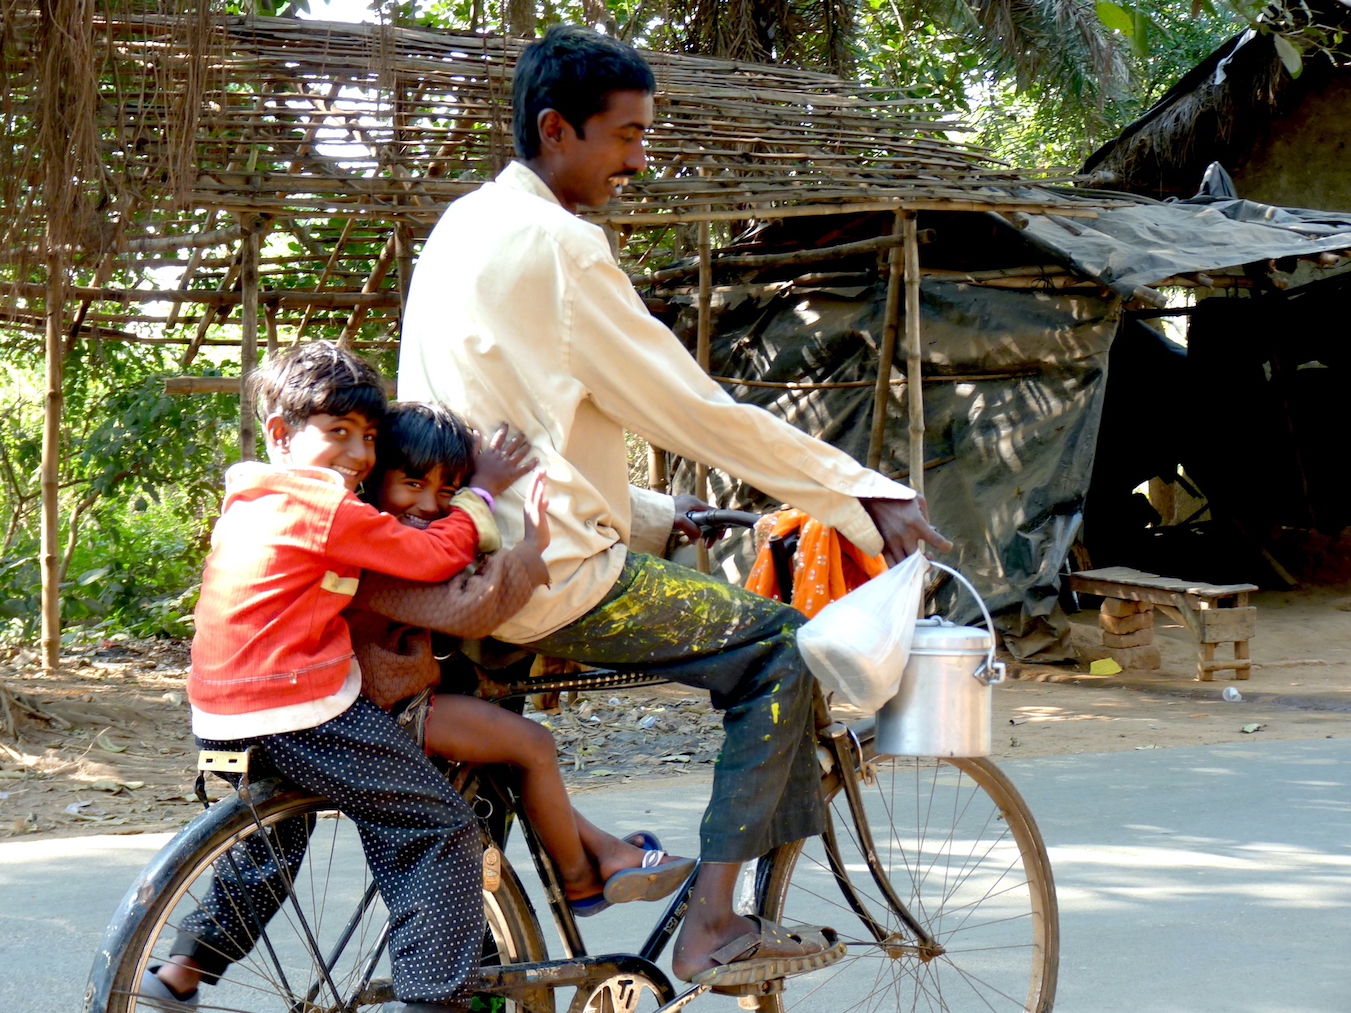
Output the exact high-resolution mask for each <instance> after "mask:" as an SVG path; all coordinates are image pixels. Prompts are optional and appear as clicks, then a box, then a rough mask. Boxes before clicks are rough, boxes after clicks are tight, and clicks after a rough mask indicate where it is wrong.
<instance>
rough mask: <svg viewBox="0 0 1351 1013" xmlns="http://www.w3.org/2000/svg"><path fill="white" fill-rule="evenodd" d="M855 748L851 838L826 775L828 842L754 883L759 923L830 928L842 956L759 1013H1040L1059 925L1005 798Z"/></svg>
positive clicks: (1047, 875) (928, 762) (982, 781)
mask: <svg viewBox="0 0 1351 1013" xmlns="http://www.w3.org/2000/svg"><path fill="white" fill-rule="evenodd" d="M862 746H863V755H864V757H865V765H864V771H863V772H862V773H860V772H854V776H855V777H856V778H857V780H856V783H857V784H858V788H859V796H860V801H861V805H862V808H863V810H864V814H865V815H864V821H865V823H864V826H863V828H862V830H861V829H860V826H859V824H858V822H856V819H855V815H854V811H853V809H852V807H851V806H850V804H849V801H848V792H846V791H845V790H844V786H843V784H842V782H841V781H840V780H839V778H838V777H837V776H836V774H835V773H834V772H832V773H830V774H828V775H827V776H826V784H825V789H826V796H827V799H828V803H827V808H828V812H829V816H830V823H831V832H829V833H827V834H826V835H823V836H822V837H820V838H813V839H811V840H808V841H800V842H796V843H794V844H792V845H786V846H784V847H781V848H779V849H777V850H775V851H774V852H772V853H771V854H769V855H767V856H766V857H765V859H763V860H762V862H761V864H760V867H759V868H758V870H757V895H758V901H759V904H760V909H761V911H762V912H763V913H764V914H765V915H766V916H767V917H770V918H772V919H774V920H775V921H779V922H784V923H809V924H817V925H830V926H832V927H833V928H835V929H836V930H837V931H838V932H839V934H840V938H841V939H843V940H844V941H845V942H846V944H847V947H848V953H847V955H846V956H845V958H844V959H843V960H841V961H840V962H839V963H837V964H834V965H832V966H830V967H828V968H826V969H824V970H822V971H818V972H816V973H814V974H809V975H803V976H802V977H797V978H792V979H789V980H788V981H787V982H786V988H785V991H784V992H782V993H780V994H778V995H776V996H773V997H771V1000H770V1002H769V1004H768V1008H769V1009H770V1010H772V1011H773V1013H789V1011H806V1010H818V1009H823V1008H825V1006H824V1005H823V1002H824V1001H826V1000H828V1005H829V1008H830V1009H831V1010H832V1011H833V1013H846V1011H875V1010H888V1011H892V1010H922V1011H926V1013H927V1011H939V1010H942V1011H948V1010H973V1011H975V1010H979V1011H984V1013H1005V1011H1008V1013H1016V1011H1019V1010H1023V1011H1028V1013H1049V1011H1050V1010H1051V1008H1052V1006H1053V1004H1054V1002H1055V988H1056V974H1057V969H1058V966H1059V952H1060V929H1059V914H1058V909H1057V906H1056V897H1055V886H1054V883H1053V880H1052V877H1051V866H1050V861H1049V859H1048V858H1047V855H1046V847H1045V844H1044V843H1043V842H1042V839H1041V833H1040V831H1039V830H1038V829H1037V826H1036V823H1035V822H1034V820H1033V819H1032V814H1031V813H1030V812H1029V811H1028V808H1027V804H1026V803H1025V802H1024V801H1023V798H1022V796H1021V795H1020V794H1019V793H1018V790H1017V789H1016V788H1015V787H1014V786H1013V784H1012V783H1011V782H1010V781H1009V779H1008V778H1007V777H1006V776H1005V775H1004V774H1003V772H1002V771H1000V770H999V768H998V767H996V766H995V765H994V764H993V763H991V762H990V761H989V760H987V759H930V758H926V759H912V758H906V757H880V758H879V757H874V756H873V755H872V744H871V738H870V737H865V738H864V739H863V742H862ZM869 837H871V839H872V844H873V848H872V850H873V853H874V855H875V856H876V866H877V869H876V873H874V871H873V870H872V869H870V867H869V863H868V860H867V850H868V849H867V839H868V838H869ZM889 895H890V896H889ZM902 908H903V909H904V911H905V912H908V913H909V914H910V916H912V918H911V920H912V921H913V922H914V923H915V924H914V925H911V924H908V923H907V919H906V917H905V914H904V913H903V912H902V910H901V909H902ZM869 920H871V924H869ZM916 928H918V930H919V931H918V932H917V931H915V929H916ZM879 936H880V937H881V938H880V939H879ZM926 937H927V939H926ZM762 1008H765V1007H764V1006H762Z"/></svg>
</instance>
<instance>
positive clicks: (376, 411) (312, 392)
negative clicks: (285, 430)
mask: <svg viewBox="0 0 1351 1013" xmlns="http://www.w3.org/2000/svg"><path fill="white" fill-rule="evenodd" d="M253 390H254V396H255V397H256V398H257V404H258V415H259V416H260V417H261V418H264V419H266V418H267V417H268V416H269V415H273V414H277V415H280V416H281V417H282V419H283V420H284V421H285V422H286V424H287V425H291V426H299V425H304V423H305V420H306V419H308V418H310V417H311V416H312V415H336V416H338V417H342V416H343V415H349V414H351V413H352V412H356V413H357V414H359V415H362V416H364V417H365V418H366V420H367V421H369V422H379V421H380V420H381V419H383V418H384V417H385V407H386V404H387V399H386V397H385V387H384V383H383V382H382V381H381V379H380V374H379V373H377V372H376V371H375V367H374V366H372V365H371V364H370V363H369V362H367V361H366V360H365V359H362V358H361V357H360V356H357V355H353V354H352V353H351V352H349V351H347V349H345V348H339V347H338V346H337V345H335V344H334V343H333V342H331V341H311V342H309V343H308V344H305V345H298V346H297V347H295V348H292V349H289V350H287V351H286V352H284V353H282V354H281V355H278V356H276V357H275V358H272V359H269V360H268V362H267V363H266V364H265V365H264V366H263V367H262V368H261V369H260V370H258V372H256V373H254V374H253Z"/></svg>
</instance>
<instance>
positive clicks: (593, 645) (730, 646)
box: [521, 553, 825, 863]
mask: <svg viewBox="0 0 1351 1013" xmlns="http://www.w3.org/2000/svg"><path fill="white" fill-rule="evenodd" d="M804 622H806V620H805V619H804V617H803V616H802V614H801V613H800V612H798V611H797V610H796V609H793V608H790V607H788V606H786V605H783V604H781V603H779V602H776V601H771V600H769V599H768V598H762V597H760V596H759V595H755V594H751V593H750V592H748V591H743V590H742V589H741V588H738V587H734V586H732V585H729V584H726V583H723V582H722V581H718V580H714V579H713V578H711V577H708V576H705V575H704V574H701V573H699V572H697V571H695V570H691V569H689V568H688V567H684V566H680V565H679V564H677V563H672V562H668V561H667V560H663V559H657V558H655V557H653V556H646V555H642V554H639V553H629V556H628V559H627V560H626V561H625V563H624V569H623V572H622V573H621V574H620V576H619V580H618V581H616V582H615V586H614V587H613V588H611V590H610V592H609V594H607V595H606V596H605V598H604V599H603V600H602V601H601V602H600V604H598V605H597V606H596V607H595V608H593V609H592V610H591V611H590V612H588V613H587V614H586V615H584V616H582V617H581V618H580V619H578V620H577V621H576V622H573V623H571V624H569V625H568V626H565V627H564V628H563V629H561V630H559V631H558V632H556V633H552V634H550V635H549V636H547V637H545V638H543V639H542V640H535V641H531V642H530V643H528V644H523V645H521V646H523V647H526V648H528V649H529V650H531V651H535V652H536V653H539V654H544V655H549V656H551V657H557V658H566V659H568V660H571V661H577V662H581V663H583V664H589V665H597V666H602V667H605V668H612V669H615V670H618V671H639V672H647V673H650V674H652V675H661V676H665V677H666V678H668V679H670V680H671V681H673V682H679V683H682V684H684V685H686V686H694V687H697V688H699V689H705V690H708V692H709V694H710V697H711V699H712V703H713V706H714V707H716V708H718V709H719V710H721V711H723V712H724V713H723V725H722V726H723V731H724V733H725V741H724V743H723V747H722V751H721V753H719V755H718V760H717V764H716V765H715V766H714V768H713V796H712V798H711V799H710V800H709V804H708V811H707V812H706V813H705V815H704V819H703V824H702V826H701V828H700V843H701V851H700V857H701V858H702V859H703V860H704V861H706V862H728V863H739V862H748V861H751V860H753V859H755V858H758V857H759V856H761V855H763V854H765V853H766V852H767V851H769V850H771V849H772V848H775V847H777V846H778V845H780V844H787V843H789V842H791V841H796V840H801V839H802V838H804V837H811V836H813V835H815V834H819V833H821V832H822V830H823V829H824V826H825V811H824V805H823V803H822V800H821V788H820V785H821V771H820V768H819V766H818V765H817V759H816V743H815V734H814V722H813V720H812V692H813V682H812V676H811V673H809V672H808V671H807V668H806V665H805V664H804V663H803V661H802V656H801V655H800V654H799V653H798V650H797V641H796V636H797V628H798V627H799V626H801V625H802V624H803V623H804Z"/></svg>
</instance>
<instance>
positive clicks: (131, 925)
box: [84, 778, 296, 1013]
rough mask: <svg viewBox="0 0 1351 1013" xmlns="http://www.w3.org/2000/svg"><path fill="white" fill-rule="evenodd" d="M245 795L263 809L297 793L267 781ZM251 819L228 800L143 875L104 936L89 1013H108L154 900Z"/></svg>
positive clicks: (236, 801)
mask: <svg viewBox="0 0 1351 1013" xmlns="http://www.w3.org/2000/svg"><path fill="white" fill-rule="evenodd" d="M246 790H247V792H248V796H249V801H250V802H252V803H253V804H254V805H258V804H259V803H262V802H266V801H269V800H270V799H272V798H274V797H276V796H277V795H281V794H284V793H285V792H287V791H295V790H296V789H295V788H294V787H292V786H289V785H285V784H283V782H282V781H281V780H280V779H279V778H267V779H265V780H261V781H255V782H253V783H252V784H250V785H249V786H248V788H247V789H246ZM248 813H249V805H248V803H247V802H244V801H242V800H241V799H240V797H239V794H238V793H232V794H230V795H227V796H226V797H225V798H222V799H221V800H220V801H219V802H217V803H216V804H215V805H213V806H212V807H211V808H210V809H208V810H207V811H206V812H204V813H202V814H201V815H200V816H198V817H197V818H196V819H194V820H193V821H192V822H191V823H189V824H188V825H187V826H185V827H184V828H183V829H182V830H180V831H179V832H178V833H177V834H176V835H175V836H174V838H173V839H172V840H171V841H169V843H168V844H166V845H164V847H163V848H161V849H160V851H159V853H158V854H156V855H155V857H154V858H152V859H151V860H150V864H148V865H147V866H146V867H145V868H144V869H143V870H141V874H140V875H139V876H137V877H136V879H135V881H134V882H133V883H132V884H131V886H130V887H129V888H128V889H127V893H126V896H124V897H123V898H122V901H121V903H120V904H118V905H117V910H116V911H115V912H114V913H113V917H112V919H111V920H110V921H109V922H108V928H107V929H106V930H104V933H103V940H102V941H101V942H100V943H99V948H98V950H97V951H96V953H95V956H94V966H93V967H92V968H91V969H90V971H89V982H88V984H87V985H86V987H85V992H84V1013H107V1010H108V1001H109V999H110V998H111V996H112V989H113V985H114V981H113V979H114V978H115V977H116V975H117V971H118V968H119V967H121V966H122V961H123V959H124V958H125V957H126V955H127V950H128V948H129V947H130V946H131V945H132V944H133V942H134V941H135V939H136V936H137V935H138V933H137V930H138V929H139V928H140V927H141V923H142V922H143V921H144V920H145V917H146V915H147V913H148V912H149V910H150V907H151V905H152V904H153V903H154V901H155V899H156V898H158V897H159V896H160V894H161V893H163V892H164V891H165V890H167V889H168V888H169V884H170V883H171V882H172V881H173V877H174V875H175V874H176V873H177V872H178V870H179V869H181V868H182V867H183V864H184V863H185V862H186V861H187V859H189V858H190V857H191V856H192V855H194V854H195V853H196V852H197V851H198V850H200V849H201V848H203V847H205V846H206V843H207V842H208V841H209V840H210V839H211V838H212V837H213V836H214V835H215V834H216V833H218V832H219V831H220V830H221V829H222V828H223V827H225V826H227V825H228V824H229V823H230V822H232V821H234V820H237V819H239V818H240V817H242V816H247V815H248Z"/></svg>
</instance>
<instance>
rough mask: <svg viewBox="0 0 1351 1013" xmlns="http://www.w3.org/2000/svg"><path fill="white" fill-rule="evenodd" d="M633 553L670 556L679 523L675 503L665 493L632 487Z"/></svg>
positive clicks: (631, 542) (631, 544)
mask: <svg viewBox="0 0 1351 1013" xmlns="http://www.w3.org/2000/svg"><path fill="white" fill-rule="evenodd" d="M629 511H630V514H629V515H630V520H629V551H630V552H642V553H645V554H647V555H649V556H664V555H666V543H667V542H668V541H670V538H671V525H672V524H674V523H675V499H674V497H671V496H667V495H666V494H665V493H660V492H653V491H652V490H651V489H640V488H638V487H637V486H636V485H631V486H629Z"/></svg>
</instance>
